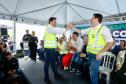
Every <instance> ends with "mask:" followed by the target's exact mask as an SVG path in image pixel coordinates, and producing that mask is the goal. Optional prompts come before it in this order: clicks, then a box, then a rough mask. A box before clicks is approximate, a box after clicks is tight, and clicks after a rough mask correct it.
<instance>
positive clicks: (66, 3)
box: [65, 0, 68, 28]
mask: <svg viewBox="0 0 126 84" xmlns="http://www.w3.org/2000/svg"><path fill="white" fill-rule="evenodd" d="M67 5H68V2H67V0H66V1H65V10H66V12H65V17H66V18H65V28H66V27H67Z"/></svg>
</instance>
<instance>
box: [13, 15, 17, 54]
mask: <svg viewBox="0 0 126 84" xmlns="http://www.w3.org/2000/svg"><path fill="white" fill-rule="evenodd" d="M13 28H14V29H13V30H14V31H13V32H14V35H13V38H14V53H16V17H15V16H14V17H13Z"/></svg>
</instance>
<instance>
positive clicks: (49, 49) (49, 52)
mask: <svg viewBox="0 0 126 84" xmlns="http://www.w3.org/2000/svg"><path fill="white" fill-rule="evenodd" d="M64 33H65V30H63V29H59V28H56V18H55V17H51V18H50V19H49V25H48V26H47V27H46V31H45V34H44V48H45V53H46V57H45V64H44V73H45V78H44V81H45V82H47V83H50V82H51V80H50V79H49V73H48V70H49V64H50V65H51V68H52V71H53V72H54V77H55V78H56V79H59V78H61V77H62V75H60V74H59V73H58V72H57V67H56V52H55V49H56V48H57V38H56V34H64Z"/></svg>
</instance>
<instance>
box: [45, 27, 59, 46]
mask: <svg viewBox="0 0 126 84" xmlns="http://www.w3.org/2000/svg"><path fill="white" fill-rule="evenodd" d="M44 48H57V39H56V34H53V33H49V32H48V31H47V29H46V31H45V34H44Z"/></svg>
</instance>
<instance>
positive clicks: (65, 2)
mask: <svg viewBox="0 0 126 84" xmlns="http://www.w3.org/2000/svg"><path fill="white" fill-rule="evenodd" d="M125 3H126V0H0V15H8V16H16V17H17V18H18V17H23V18H29V19H34V20H40V21H48V18H50V17H51V16H55V17H57V22H58V23H59V24H67V23H70V22H77V21H79V20H87V19H90V18H91V17H92V14H93V13H101V14H103V15H104V16H110V15H113V14H120V13H125V12H126V6H125ZM3 18H5V17H3Z"/></svg>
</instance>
